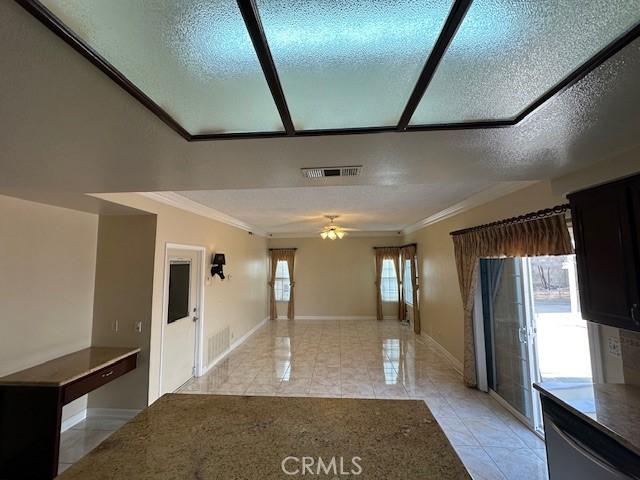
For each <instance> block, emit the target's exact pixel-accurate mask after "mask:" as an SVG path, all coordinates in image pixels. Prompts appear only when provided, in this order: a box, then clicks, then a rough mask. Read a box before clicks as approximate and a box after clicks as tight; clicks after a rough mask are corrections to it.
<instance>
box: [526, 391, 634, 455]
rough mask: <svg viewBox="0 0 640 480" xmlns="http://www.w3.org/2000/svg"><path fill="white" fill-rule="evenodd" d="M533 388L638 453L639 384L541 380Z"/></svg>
mask: <svg viewBox="0 0 640 480" xmlns="http://www.w3.org/2000/svg"><path fill="white" fill-rule="evenodd" d="M534 387H535V388H536V389H537V390H538V391H539V392H540V393H541V394H542V395H544V396H546V397H548V398H549V399H551V400H553V401H555V402H556V403H558V404H559V405H560V406H562V407H564V408H565V409H567V410H569V411H570V412H572V413H574V414H575V415H577V416H578V417H580V418H582V419H583V420H585V421H587V422H588V423H589V424H591V425H593V426H594V427H596V428H597V429H599V430H600V431H602V432H603V433H605V434H607V435H609V436H610V437H611V438H613V439H614V440H616V441H617V442H618V443H620V444H621V445H623V446H625V447H627V448H628V449H629V450H631V451H632V452H635V453H636V454H637V455H640V387H635V386H631V385H624V384H611V383H605V384H575V385H572V384H559V383H553V384H550V383H541V384H534Z"/></svg>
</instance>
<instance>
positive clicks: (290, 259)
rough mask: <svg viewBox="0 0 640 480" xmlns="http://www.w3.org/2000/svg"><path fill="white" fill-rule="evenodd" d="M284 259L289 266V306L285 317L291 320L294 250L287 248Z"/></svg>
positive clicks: (292, 311)
mask: <svg viewBox="0 0 640 480" xmlns="http://www.w3.org/2000/svg"><path fill="white" fill-rule="evenodd" d="M285 259H286V260H287V267H288V268H289V307H288V308H287V318H288V319H289V320H293V319H294V318H295V297H294V295H293V287H295V285H296V282H295V281H294V280H293V267H294V263H295V259H296V251H295V250H287V251H286V252H285Z"/></svg>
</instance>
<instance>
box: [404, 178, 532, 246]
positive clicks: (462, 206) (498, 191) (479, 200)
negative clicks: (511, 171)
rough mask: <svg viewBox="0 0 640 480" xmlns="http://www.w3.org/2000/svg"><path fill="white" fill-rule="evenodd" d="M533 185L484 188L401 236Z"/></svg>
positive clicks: (498, 185)
mask: <svg viewBox="0 0 640 480" xmlns="http://www.w3.org/2000/svg"><path fill="white" fill-rule="evenodd" d="M535 183H538V181H521V182H500V183H498V184H496V185H493V186H491V187H488V188H485V189H484V190H482V191H480V192H478V193H476V194H474V195H471V196H470V197H468V198H466V199H464V200H463V201H461V202H458V203H456V204H455V205H451V206H450V207H448V208H445V209H444V210H440V211H439V212H438V213H435V214H433V215H431V216H430V217H427V218H424V219H422V220H420V221H419V222H416V223H414V224H413V225H409V226H408V227H405V228H404V229H403V230H402V234H403V235H407V234H408V233H413V232H415V231H417V230H420V229H421V228H424V227H427V226H429V225H433V224H434V223H437V222H441V221H442V220H446V219H447V218H451V217H453V216H454V215H458V214H460V213H462V212H466V211H467V210H471V209H472V208H475V207H479V206H480V205H484V204H485V203H489V202H491V201H493V200H496V199H497V198H500V197H504V196H505V195H509V194H510V193H513V192H517V191H518V190H522V189H523V188H526V187H529V186H531V185H533V184H535Z"/></svg>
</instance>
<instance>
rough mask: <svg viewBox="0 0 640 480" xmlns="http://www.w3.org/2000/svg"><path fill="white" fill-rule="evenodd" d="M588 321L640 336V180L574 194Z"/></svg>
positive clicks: (584, 313)
mask: <svg viewBox="0 0 640 480" xmlns="http://www.w3.org/2000/svg"><path fill="white" fill-rule="evenodd" d="M569 201H570V203H571V211H572V216H573V226H574V234H575V241H576V257H577V264H578V283H579V285H580V298H581V305H582V316H583V317H584V319H585V320H590V321H592V322H596V323H603V324H606V325H611V326H614V327H619V328H625V329H628V330H637V331H640V307H639V304H640V291H639V287H640V283H639V281H638V279H639V278H640V256H639V251H638V249H639V245H640V237H639V234H640V230H639V229H640V176H635V177H631V178H627V179H624V180H620V181H617V182H613V183H609V184H606V185H602V186H599V187H594V188H590V189H587V190H582V191H580V192H576V193H573V194H571V195H569Z"/></svg>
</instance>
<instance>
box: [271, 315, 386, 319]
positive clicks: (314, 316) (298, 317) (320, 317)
mask: <svg viewBox="0 0 640 480" xmlns="http://www.w3.org/2000/svg"><path fill="white" fill-rule="evenodd" d="M286 319H287V316H286V315H278V320H286ZM375 319H376V317H374V316H372V315H351V316H344V315H339V316H331V315H300V316H297V317H295V320H375ZM384 319H385V320H397V319H398V317H396V316H393V315H385V316H384Z"/></svg>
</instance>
